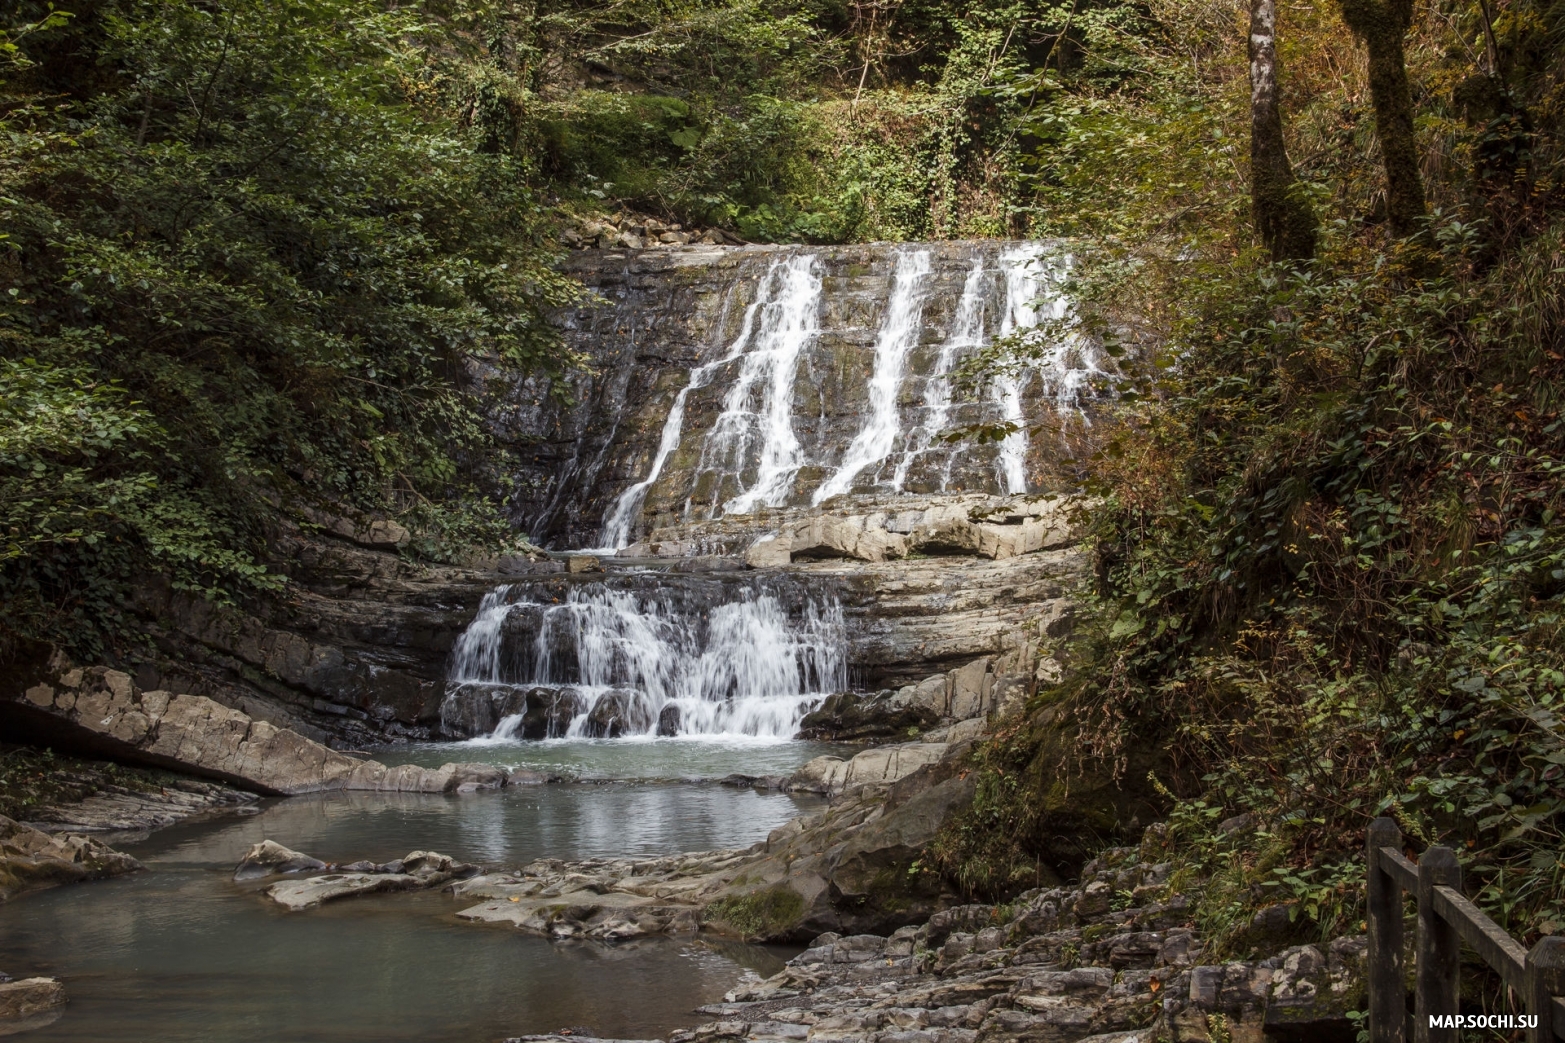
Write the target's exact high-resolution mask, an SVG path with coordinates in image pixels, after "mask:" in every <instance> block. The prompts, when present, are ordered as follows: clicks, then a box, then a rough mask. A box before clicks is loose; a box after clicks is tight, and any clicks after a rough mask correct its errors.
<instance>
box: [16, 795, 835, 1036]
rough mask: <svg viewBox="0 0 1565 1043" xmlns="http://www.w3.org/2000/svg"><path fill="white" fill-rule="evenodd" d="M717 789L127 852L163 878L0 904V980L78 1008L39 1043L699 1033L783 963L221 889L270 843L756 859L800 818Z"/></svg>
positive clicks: (462, 810)
mask: <svg viewBox="0 0 1565 1043" xmlns="http://www.w3.org/2000/svg"><path fill="white" fill-rule="evenodd" d="M803 806H804V805H803V803H802V802H801V801H797V800H795V799H793V798H791V797H789V796H785V795H782V794H762V793H757V792H754V791H751V790H739V789H731V788H727V787H719V786H690V785H674V784H666V785H630V784H586V785H582V784H569V785H554V786H540V787H529V788H518V789H510V790H504V791H501V792H499V793H488V794H475V795H472V796H466V797H436V796H420V795H397V794H388V795H372V794H356V795H349V794H337V795H331V796H321V797H313V798H294V799H291V800H285V801H277V802H273V803H271V804H270V806H268V807H266V808H265V809H264V810H263V811H262V813H261V814H258V815H253V816H247V817H242V818H229V819H222V820H218V821H216V822H209V823H206V824H194V825H185V826H176V827H173V828H171V829H168V830H164V831H161V832H159V833H156V834H154V835H153V836H152V837H151V838H150V839H148V840H146V841H143V842H141V843H139V844H132V845H126V849H127V850H129V851H131V852H132V853H133V854H135V855H136V856H137V857H139V858H141V859H142V860H143V861H145V862H146V863H147V864H148V865H149V867H150V870H151V871H149V872H147V873H142V874H137V875H136V876H132V877H128V878H124V879H120V880H113V881H106V882H103V883H98V884H90V885H83V886H77V887H69V888H58V889H55V890H53V891H48V892H43V893H39V894H35V895H31V896H28V897H25V898H23V899H21V900H19V901H15V902H11V903H8V904H7V905H5V906H0V967H5V968H7V969H9V970H11V971H12V972H13V973H14V972H15V971H17V970H25V971H26V972H27V973H29V974H55V975H58V976H60V977H62V978H63V979H65V981H66V985H67V988H68V990H69V993H70V996H71V1003H70V1005H69V1006H68V1007H67V1008H66V1011H65V1015H64V1017H62V1018H61V1019H60V1020H59V1021H58V1022H56V1023H55V1024H53V1025H50V1026H48V1027H45V1028H42V1029H39V1030H37V1031H36V1032H35V1033H30V1034H29V1036H28V1038H29V1039H37V1040H51V1041H67V1040H69V1041H79V1043H89V1041H90V1043H122V1041H123V1043H130V1041H138V1043H140V1041H147V1040H157V1041H169V1043H186V1041H189V1043H196V1041H201V1043H211V1041H222V1043H227V1041H232V1043H251V1041H254V1043H262V1041H265V1043H277V1041H301V1043H302V1041H309V1043H339V1041H341V1043H350V1041H351V1043H362V1041H371V1040H374V1041H385V1040H420V1041H431V1043H438V1041H447V1040H449V1041H451V1043H457V1041H461V1043H472V1041H475V1040H485V1039H498V1038H501V1037H503V1036H506V1035H511V1034H515V1033H519V1032H543V1031H552V1030H554V1029H558V1028H561V1027H564V1026H587V1027H590V1028H593V1029H595V1030H597V1031H599V1032H601V1033H604V1034H607V1035H617V1036H621V1037H629V1038H634V1037H637V1036H647V1035H651V1034H655V1033H660V1032H664V1031H667V1030H668V1029H670V1028H672V1027H675V1026H678V1025H686V1024H691V1023H692V1022H693V1021H694V1020H695V1019H694V1018H693V1017H692V1016H691V1014H690V1011H691V1010H692V1009H693V1008H694V1007H696V1006H698V1005H700V1004H702V1003H706V1002H711V1001H712V1000H714V999H717V998H719V997H720V996H721V995H722V993H723V992H724V991H726V990H727V989H728V988H730V987H732V985H733V983H734V982H735V981H736V980H737V979H738V977H739V976H740V974H741V973H742V969H743V968H744V967H746V966H749V967H751V968H752V969H755V970H757V971H758V972H759V973H763V974H765V973H770V972H771V970H773V969H775V966H776V964H777V959H778V957H777V956H776V954H775V953H772V952H769V951H768V950H765V949H759V948H756V947H752V946H734V945H732V944H721V945H714V944H712V943H707V942H704V941H699V940H695V939H691V938H688V937H686V938H655V939H643V940H640V941H636V942H632V943H626V944H622V945H618V946H614V947H604V946H599V945H587V944H582V945H565V946H560V945H553V944H551V943H549V942H547V941H544V940H542V939H536V938H531V937H528V936H526V935H522V934H520V933H518V932H516V931H513V930H510V929H505V928H483V927H475V926H470V925H465V924H460V923H459V922H457V921H456V920H455V918H454V916H453V915H452V914H453V913H454V912H455V911H456V910H457V909H459V908H461V907H462V903H458V902H457V901H455V900H454V899H452V898H451V897H450V896H448V895H445V894H442V893H420V894H410V895H387V896H373V897H368V898H363V899H355V900H349V901H345V902H341V903H338V904H336V905H328V906H325V907H323V908H321V909H318V910H314V911H312V912H308V913H300V914H289V913H286V912H283V911H282V910H281V909H280V908H279V907H277V906H275V905H273V904H272V903H270V902H266V901H263V900H261V899H260V898H259V897H257V896H256V895H255V894H253V893H252V891H253V887H246V886H243V885H236V884H234V883H233V882H232V881H231V880H230V879H229V874H230V873H231V872H232V868H233V865H234V863H235V862H236V861H237V860H238V858H239V856H240V854H241V853H242V852H243V851H244V850H245V849H246V848H247V847H249V846H250V845H251V844H253V843H255V842H256V841H259V840H261V839H263V838H270V839H273V840H276V841H278V842H279V843H282V844H285V845H287V846H289V847H293V848H296V849H298V850H301V851H306V852H309V853H311V854H314V855H317V856H319V857H321V858H325V859H330V860H349V859H355V858H370V859H375V860H385V859H389V858H393V857H397V856H400V855H403V854H406V853H407V852H408V851H410V850H413V849H415V848H427V849H435V850H439V851H444V852H447V853H449V854H452V855H455V856H457V857H459V858H465V859H469V860H477V861H493V862H501V863H505V864H520V863H524V862H526V861H529V860H531V859H533V858H537V857H543V856H552V857H563V858H576V857H588V856H598V855H619V854H632V855H634V854H654V853H671V852H677V851H688V850H698V849H704V848H711V847H726V846H738V845H745V844H749V843H752V842H754V841H755V840H758V839H761V838H762V837H764V836H765V835H766V833H767V832H768V831H770V830H771V829H773V828H775V827H776V826H777V825H779V824H781V823H782V822H784V821H786V820H787V819H788V818H790V817H792V816H793V815H795V814H797V813H798V812H799V811H800V810H801V808H802V807H803Z"/></svg>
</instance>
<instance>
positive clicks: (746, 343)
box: [696, 253, 821, 516]
mask: <svg viewBox="0 0 1565 1043" xmlns="http://www.w3.org/2000/svg"><path fill="white" fill-rule="evenodd" d="M820 300H821V278H820V274H819V273H818V272H817V271H816V266H815V255H814V254H804V253H801V254H794V255H792V256H790V257H787V258H785V259H783V260H780V261H778V262H776V263H775V264H773V265H772V268H771V270H770V271H769V272H768V273H767V275H766V279H765V280H764V282H763V283H762V288H761V292H760V294H758V295H757V297H756V302H755V304H754V305H752V306H751V312H752V314H750V315H747V316H746V331H745V332H744V333H743V334H741V335H740V338H739V340H738V341H736V342H735V346H736V348H737V349H738V350H737V351H736V352H735V354H739V356H740V358H739V374H738V377H737V378H736V379H735V380H734V384H733V386H732V387H731V388H729V390H728V394H727V396H726V397H725V398H724V399H723V412H722V413H721V415H719V416H718V418H717V421H716V423H714V424H713V425H712V429H711V430H710V431H708V432H707V435H706V439H705V441H704V442H703V444H702V448H701V461H700V463H699V464H698V465H697V468H696V471H697V474H698V475H699V474H700V473H702V472H715V473H716V474H717V476H718V487H719V488H721V487H722V485H723V482H724V481H726V480H728V479H732V480H733V482H734V483H735V484H736V485H737V487H738V489H739V492H738V493H737V494H736V495H734V496H733V497H731V498H730V499H728V500H727V501H726V502H725V503H723V504H722V506H721V510H722V512H723V513H726V514H744V513H746V512H748V511H751V510H754V509H755V508H756V507H757V506H760V505H766V506H772V507H775V506H778V505H780V504H781V503H783V502H784V501H785V500H786V499H787V497H788V494H789V492H790V491H791V486H792V481H793V476H794V474H795V473H796V472H797V471H798V470H799V468H800V467H801V466H803V465H804V462H805V459H804V452H803V449H802V448H801V446H800V445H799V439H798V436H797V435H795V434H794V430H793V382H794V377H795V375H796V373H797V372H798V368H799V355H800V353H801V352H803V350H804V349H805V347H806V346H807V345H808V344H809V343H810V341H812V340H813V339H814V338H815V335H816V332H817V330H818V329H819V324H820V314H819V313H820ZM752 453H753V454H754V457H755V460H756V464H755V474H754V477H753V479H752V480H751V481H750V482H749V484H748V485H747V484H746V475H747V471H748V466H749V461H750V459H751V454H752ZM717 511H718V508H716V507H715V506H714V508H713V510H712V512H711V513H712V514H713V515H714V516H715V515H716V513H717Z"/></svg>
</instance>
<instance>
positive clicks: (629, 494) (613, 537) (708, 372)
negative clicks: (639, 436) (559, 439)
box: [599, 265, 776, 551]
mask: <svg viewBox="0 0 1565 1043" xmlns="http://www.w3.org/2000/svg"><path fill="white" fill-rule="evenodd" d="M773 267H774V268H775V267H776V265H774V266H773ZM770 286H771V279H770V278H768V279H767V281H766V283H765V284H764V287H763V290H762V296H760V297H758V298H757V299H756V301H755V303H754V304H751V305H750V306H749V307H748V308H746V309H745V312H744V325H743V326H742V327H741V328H740V330H739V336H738V337H736V338H735V339H734V342H733V343H732V344H730V345H729V346H728V350H727V351H726V352H724V353H723V356H722V358H719V359H717V360H716V361H714V362H708V363H706V364H704V365H700V366H697V367H695V368H694V369H692V370H691V371H690V379H689V381H687V382H686V383H685V386H684V387H682V388H680V389H679V394H677V395H675V396H674V404H673V406H671V407H670V408H669V411H668V418H667V419H666V420H664V421H663V434H662V437H661V439H660V440H659V441H658V451H657V454H656V455H655V456H654V457H653V458H652V468H651V469H650V470H649V471H648V472H647V476H646V477H645V478H643V479H642V480H641V481H639V482H637V483H636V484H634V485H632V486H631V487H630V488H628V489H626V490H625V491H624V492H623V493H621V494H620V497H619V499H618V500H616V501H615V502H614V506H613V508H612V509H611V510H610V511H609V513H608V516H607V517H606V518H605V519H604V522H603V534H602V536H601V537H600V540H599V542H600V543H601V544H602V547H601V549H603V550H610V551H615V550H620V549H622V548H624V547H625V546H627V545H628V544H629V543H630V529H631V526H632V525H633V524H634V523H635V521H636V515H637V514H638V513H640V511H641V505H642V504H643V503H645V502H646V499H647V490H648V489H650V488H652V483H653V482H655V481H657V480H658V476H659V475H661V474H662V473H663V465H664V464H665V463H667V462H668V458H669V455H670V454H671V453H673V452H674V450H676V449H678V448H679V439H680V437H681V436H682V435H683V434H684V430H685V402H686V400H687V399H688V398H689V397H690V392H692V391H697V390H699V389H701V388H704V387H706V386H707V384H708V383H710V382H711V380H712V377H713V376H715V375H716V374H717V373H718V372H719V371H721V370H722V369H723V367H724V366H726V365H728V363H730V362H732V361H733V360H734V359H736V358H738V357H739V355H740V354H741V353H742V352H743V351H744V349H745V346H746V345H747V344H749V343H750V334H751V331H752V330H754V328H755V313H756V311H757V310H758V309H760V308H761V307H762V306H763V305H765V304H766V303H768V301H767V300H766V297H765V293H766V290H767V289H769V288H770ZM732 299H733V289H732V288H730V290H729V295H728V300H726V301H725V302H724V304H723V312H724V314H725V315H726V314H727V311H728V303H729V301H732ZM722 325H723V323H722V320H721V319H719V320H718V329H719V330H721V329H722Z"/></svg>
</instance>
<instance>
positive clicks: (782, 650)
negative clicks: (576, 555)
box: [442, 582, 847, 739]
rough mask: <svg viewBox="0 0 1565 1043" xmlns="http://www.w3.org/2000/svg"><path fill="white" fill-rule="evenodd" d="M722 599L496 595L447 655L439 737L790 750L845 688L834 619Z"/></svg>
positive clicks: (834, 606)
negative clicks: (677, 741)
mask: <svg viewBox="0 0 1565 1043" xmlns="http://www.w3.org/2000/svg"><path fill="white" fill-rule="evenodd" d="M723 597H724V599H723V600H718V601H716V603H713V600H712V599H710V598H709V597H708V596H692V595H691V594H690V593H689V592H685V591H680V590H672V589H658V588H656V587H649V586H639V585H636V586H615V585H611V584H609V583H607V582H602V583H591V584H587V585H583V586H575V587H572V588H571V589H569V590H568V591H566V592H565V593H564V595H563V596H560V595H558V594H554V593H549V592H547V591H545V590H542V589H537V588H536V587H534V586H529V585H526V584H508V585H502V586H500V587H497V588H496V589H494V590H493V591H491V592H490V593H489V594H488V595H486V596H485V597H484V600H483V603H482V605H481V606H480V608H479V611H478V614H477V616H476V617H475V618H474V620H473V622H472V623H471V624H470V625H469V626H468V628H467V630H466V631H464V632H463V634H462V636H461V638H460V639H459V640H458V642H457V645H456V647H455V648H454V649H453V652H452V657H451V670H450V675H449V679H448V681H447V695H446V702H445V706H444V707H443V710H442V716H443V717H444V718H445V720H446V722H447V728H448V730H450V731H454V732H461V731H477V732H485V731H487V732H488V734H489V736H490V737H491V738H494V739H512V738H622V737H623V738H632V737H638V736H653V735H663V736H728V737H750V738H761V739H791V738H793V736H794V733H795V732H796V731H797V730H798V727H799V721H800V719H801V718H803V716H804V715H805V714H806V713H808V712H809V710H810V709H811V708H812V707H813V706H814V705H816V704H817V703H818V702H819V701H820V700H821V699H822V698H823V697H824V696H825V695H828V694H830V693H832V692H835V691H841V690H842V689H843V688H845V687H846V681H847V659H846V641H845V637H844V633H843V616H842V607H841V605H840V603H838V602H837V601H836V600H835V599H833V598H829V597H818V596H817V597H810V598H805V599H803V600H802V602H799V601H798V600H797V599H792V600H794V601H795V604H794V606H793V610H792V611H790V609H789V607H788V606H787V605H785V603H784V599H783V597H782V596H780V594H779V592H777V591H772V590H768V589H767V588H766V587H765V586H764V585H748V586H746V587H744V588H743V589H740V590H737V591H733V592H729V593H728V594H726V595H724V596H723ZM475 707H476V710H475ZM491 716H492V717H493V719H494V723H493V726H492V728H487V727H485V726H486V725H487V724H488V720H489V718H490V717H491ZM462 721H466V723H467V726H466V727H464V726H463V724H462V723H461V722H462Z"/></svg>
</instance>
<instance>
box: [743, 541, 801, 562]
mask: <svg viewBox="0 0 1565 1043" xmlns="http://www.w3.org/2000/svg"><path fill="white" fill-rule="evenodd" d="M792 548H793V538H792V537H791V536H766V537H763V538H762V539H759V540H757V541H756V542H754V543H752V544H751V545H750V546H749V548H748V549H747V550H746V551H745V552H744V563H745V564H746V565H748V566H750V567H751V568H752V569H768V568H775V567H776V566H778V565H787V564H788V563H789V562H791V561H793V549H792Z"/></svg>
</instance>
